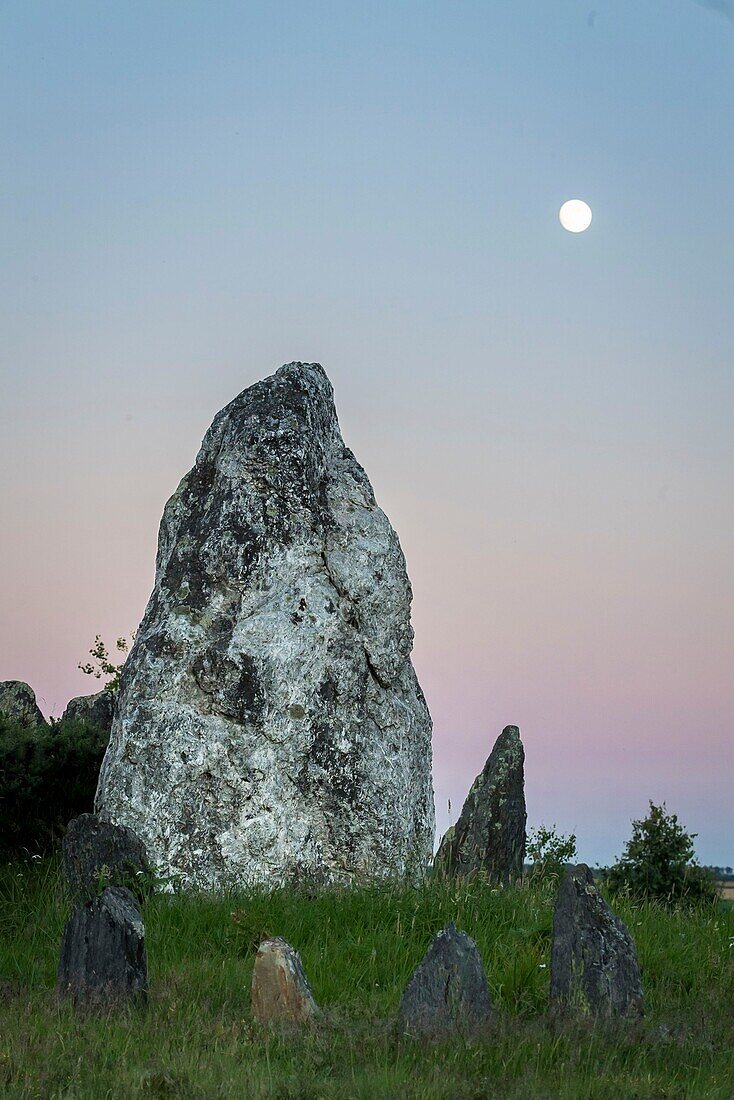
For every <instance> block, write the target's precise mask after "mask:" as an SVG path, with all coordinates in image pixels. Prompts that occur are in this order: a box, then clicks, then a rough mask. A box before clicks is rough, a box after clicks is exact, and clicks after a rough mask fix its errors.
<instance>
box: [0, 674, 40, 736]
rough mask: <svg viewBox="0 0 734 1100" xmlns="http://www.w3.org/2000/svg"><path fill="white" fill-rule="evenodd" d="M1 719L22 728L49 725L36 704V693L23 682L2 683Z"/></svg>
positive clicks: (0, 688)
mask: <svg viewBox="0 0 734 1100" xmlns="http://www.w3.org/2000/svg"><path fill="white" fill-rule="evenodd" d="M0 717H2V718H8V719H9V720H10V721H11V722H17V723H18V724H19V725H21V726H45V725H46V724H47V723H46V719H45V718H44V717H43V715H42V714H41V711H40V710H39V707H38V703H37V702H36V693H35V692H34V690H33V688H32V687H31V686H30V685H29V684H24V683H23V681H22V680H3V681H2V682H1V683H0Z"/></svg>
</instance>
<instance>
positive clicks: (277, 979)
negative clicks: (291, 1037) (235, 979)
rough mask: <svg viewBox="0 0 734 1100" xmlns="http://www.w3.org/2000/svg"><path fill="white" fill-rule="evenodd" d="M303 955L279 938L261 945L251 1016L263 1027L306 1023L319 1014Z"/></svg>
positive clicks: (256, 968)
mask: <svg viewBox="0 0 734 1100" xmlns="http://www.w3.org/2000/svg"><path fill="white" fill-rule="evenodd" d="M319 1011H320V1010H319V1007H318V1005H317V1004H316V1001H315V1000H314V996H313V993H312V991H311V986H310V985H309V983H308V979H307V977H306V975H305V973H304V970H303V965H302V963H301V956H300V955H299V954H298V952H297V951H296V950H295V949H294V948H292V947H291V945H290V944H289V943H286V941H285V940H283V939H281V938H280V936H276V937H275V938H274V939H271V940H265V941H264V942H263V943H261V944H260V946H259V948H258V950H257V955H256V956H255V965H254V967H253V971H252V1015H253V1019H255V1020H256V1021H257V1022H258V1023H260V1024H307V1023H309V1022H311V1021H312V1020H314V1019H315V1017H316V1016H318V1014H319Z"/></svg>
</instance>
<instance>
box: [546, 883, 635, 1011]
mask: <svg viewBox="0 0 734 1100" xmlns="http://www.w3.org/2000/svg"><path fill="white" fill-rule="evenodd" d="M550 997H551V1005H552V1006H553V1007H554V1008H555V1009H556V1010H560V1011H571V1012H578V1013H580V1014H583V1015H591V1016H637V1015H639V1014H640V1013H641V1011H642V983H641V980H640V967H639V963H638V961H637V951H636V949H635V945H634V941H633V939H632V937H631V935H630V934H629V932H628V930H627V928H626V926H625V925H624V924H623V923H622V921H621V920H620V919H619V917H617V916H615V914H614V913H613V912H612V910H611V909H610V908H609V906H608V905H607V903H606V901H605V900H604V898H603V897H602V896H601V894H600V893H599V891H598V890H597V888H596V886H595V885H594V876H593V874H592V873H591V871H590V869H589V868H588V867H587V866H586V864H585V863H580V864H578V866H577V867H570V868H569V869H568V870H567V871H566V874H565V876H564V878H563V880H562V882H561V885H560V888H559V890H558V897H557V899H556V905H555V910H554V913H553V946H552V953H551V988H550Z"/></svg>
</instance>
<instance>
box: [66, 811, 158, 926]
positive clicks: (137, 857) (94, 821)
mask: <svg viewBox="0 0 734 1100" xmlns="http://www.w3.org/2000/svg"><path fill="white" fill-rule="evenodd" d="M62 854H63V863H62V866H63V871H64V877H65V879H66V881H67V882H68V884H69V886H70V888H71V892H72V896H73V899H74V903H75V904H77V905H81V904H83V903H84V902H85V901H90V900H91V899H92V898H95V897H97V895H98V894H99V893H100V890H101V889H104V887H105V886H127V887H129V888H130V889H131V890H133V892H134V893H135V894H136V895H137V896H138V897H139V898H140V899H141V900H142V899H143V898H144V896H145V892H146V886H147V883H148V882H149V881H150V879H149V876H150V865H149V863H148V858H147V855H146V852H145V847H144V845H143V842H142V840H141V839H140V838H139V837H138V836H136V835H135V833H134V832H133V831H132V829H128V828H127V827H126V826H125V825H113V824H112V822H111V821H103V820H102V819H101V818H99V817H97V815H96V814H81V815H80V816H79V817H75V818H74V819H73V821H71V822H70V823H69V827H68V829H67V831H66V836H65V837H64V840H63V844H62Z"/></svg>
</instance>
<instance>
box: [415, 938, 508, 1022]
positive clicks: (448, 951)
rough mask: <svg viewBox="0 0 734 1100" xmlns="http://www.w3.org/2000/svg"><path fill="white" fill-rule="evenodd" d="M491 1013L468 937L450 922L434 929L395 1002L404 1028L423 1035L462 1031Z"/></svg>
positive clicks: (474, 948) (478, 962)
mask: <svg viewBox="0 0 734 1100" xmlns="http://www.w3.org/2000/svg"><path fill="white" fill-rule="evenodd" d="M491 1018H492V1000H491V998H490V995H489V988H488V986H487V976H486V974H485V972H484V966H483V965H482V959H481V956H480V954H479V951H478V949H477V945H476V944H475V942H474V940H473V939H472V938H471V937H470V936H467V934H466V932H457V930H456V928H455V927H454V925H453V924H450V925H449V926H448V927H447V928H444V929H443V931H441V932H439V933H438V935H437V936H436V938H435V940H434V941H433V943H432V944H431V946H430V947H429V948H428V951H427V952H426V954H425V956H424V958H423V961H422V962H421V963H420V965H419V966H418V967H417V969H416V970H415V972H414V974H413V976H412V978H411V979H410V981H409V982H408V985H407V986H406V989H405V992H404V993H403V997H402V1000H401V1002H400V1024H401V1026H402V1028H403V1029H404V1030H405V1031H408V1032H410V1033H411V1034H414V1035H423V1036H426V1037H428V1038H441V1037H443V1036H450V1035H452V1034H456V1033H459V1034H463V1035H468V1034H471V1033H472V1032H476V1031H478V1030H480V1029H481V1028H483V1027H485V1026H486V1025H487V1024H488V1023H489V1022H490V1020H491Z"/></svg>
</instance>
